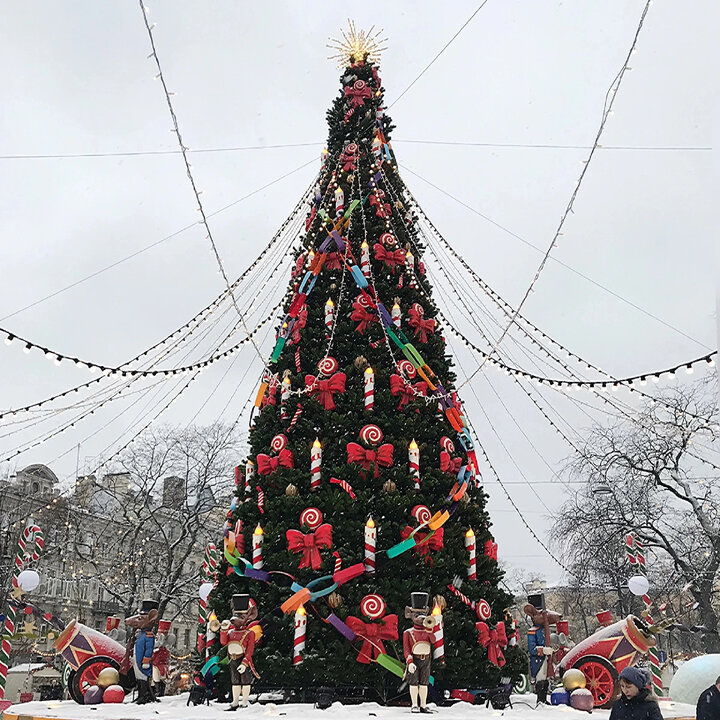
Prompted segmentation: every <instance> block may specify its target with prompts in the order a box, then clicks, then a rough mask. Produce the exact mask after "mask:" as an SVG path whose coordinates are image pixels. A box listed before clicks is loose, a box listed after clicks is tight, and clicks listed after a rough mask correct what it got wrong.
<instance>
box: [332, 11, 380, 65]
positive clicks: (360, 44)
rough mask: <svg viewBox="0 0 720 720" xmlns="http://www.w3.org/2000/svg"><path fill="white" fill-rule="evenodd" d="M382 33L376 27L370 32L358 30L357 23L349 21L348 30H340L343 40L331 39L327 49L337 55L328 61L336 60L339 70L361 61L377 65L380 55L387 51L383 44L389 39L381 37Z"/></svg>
mask: <svg viewBox="0 0 720 720" xmlns="http://www.w3.org/2000/svg"><path fill="white" fill-rule="evenodd" d="M373 31H374V32H373ZM382 32H383V31H382V30H375V26H374V25H373V26H372V27H371V28H370V29H369V30H356V29H355V23H354V22H353V21H352V20H348V30H347V31H345V30H340V34H341V35H342V39H339V38H330V42H329V43H328V45H327V47H328V48H329V49H330V50H334V51H335V55H330V56H329V58H328V59H329V60H335V61H336V62H337V66H338V67H339V68H344V67H347V66H348V65H352V64H353V63H356V62H360V61H365V62H369V63H371V64H373V65H375V64H376V63H377V62H378V61H379V60H380V53H382V52H383V51H384V50H386V49H387V48H386V46H385V45H384V44H383V43H385V42H387V38H381V37H380V36H381V35H382Z"/></svg>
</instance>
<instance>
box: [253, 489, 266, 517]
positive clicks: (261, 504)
mask: <svg viewBox="0 0 720 720" xmlns="http://www.w3.org/2000/svg"><path fill="white" fill-rule="evenodd" d="M255 489H256V490H257V494H258V496H257V507H258V510H259V511H260V514H261V515H264V514H265V493H264V491H263V489H262V488H261V487H260V486H259V485H257V486H256V487H255Z"/></svg>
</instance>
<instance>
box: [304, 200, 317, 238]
mask: <svg viewBox="0 0 720 720" xmlns="http://www.w3.org/2000/svg"><path fill="white" fill-rule="evenodd" d="M316 214H317V207H316V206H315V205H313V206H312V210H310V213H309V214H308V216H307V217H306V218H305V232H310V227H311V226H312V224H313V220H314V219H315V215H316Z"/></svg>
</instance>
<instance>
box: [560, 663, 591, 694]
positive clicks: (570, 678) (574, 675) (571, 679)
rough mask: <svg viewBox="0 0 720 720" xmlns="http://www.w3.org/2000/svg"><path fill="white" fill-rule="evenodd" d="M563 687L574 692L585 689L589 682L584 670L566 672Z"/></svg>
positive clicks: (574, 669) (563, 677)
mask: <svg viewBox="0 0 720 720" xmlns="http://www.w3.org/2000/svg"><path fill="white" fill-rule="evenodd" d="M562 684H563V687H564V688H565V689H566V690H567V691H568V692H572V691H573V690H577V689H578V688H584V687H585V685H587V680H586V678H585V675H584V674H583V671H582V670H578V669H577V668H570V669H569V670H566V671H565V673H564V674H563V676H562Z"/></svg>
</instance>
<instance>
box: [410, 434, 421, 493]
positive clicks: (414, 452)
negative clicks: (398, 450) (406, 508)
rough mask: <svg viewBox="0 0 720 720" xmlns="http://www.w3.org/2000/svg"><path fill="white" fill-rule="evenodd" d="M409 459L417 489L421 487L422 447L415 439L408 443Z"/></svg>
mask: <svg viewBox="0 0 720 720" xmlns="http://www.w3.org/2000/svg"><path fill="white" fill-rule="evenodd" d="M408 460H409V461H410V474H411V475H412V477H413V481H414V487H415V490H419V489H420V448H419V447H418V445H417V443H416V442H415V440H413V441H412V442H411V443H410V445H408Z"/></svg>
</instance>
